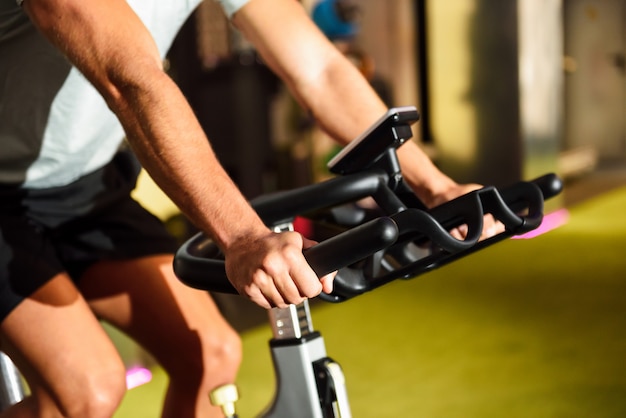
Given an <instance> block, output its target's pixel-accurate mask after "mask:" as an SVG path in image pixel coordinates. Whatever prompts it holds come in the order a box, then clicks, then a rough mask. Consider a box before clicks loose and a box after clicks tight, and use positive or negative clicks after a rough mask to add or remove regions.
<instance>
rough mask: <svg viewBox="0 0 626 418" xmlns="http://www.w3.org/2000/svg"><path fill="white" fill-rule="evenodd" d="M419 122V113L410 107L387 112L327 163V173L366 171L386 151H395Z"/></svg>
mask: <svg viewBox="0 0 626 418" xmlns="http://www.w3.org/2000/svg"><path fill="white" fill-rule="evenodd" d="M418 119H419V113H418V112H417V109H416V108H415V107H413V106H405V107H395V108H391V109H389V110H388V111H387V112H386V113H385V114H384V115H383V116H382V117H381V118H380V119H379V120H378V121H377V122H376V123H374V124H373V125H372V126H371V127H370V128H369V129H368V130H366V131H365V132H363V134H361V135H360V136H359V137H357V138H356V139H354V140H353V141H351V142H350V143H349V144H348V145H347V146H346V147H344V148H343V149H342V150H341V151H340V152H339V153H338V154H337V155H336V156H335V157H333V159H332V160H330V162H329V163H328V168H329V170H330V171H331V172H332V173H335V174H350V173H354V172H356V171H359V170H363V169H364V168H368V167H369V166H370V165H372V164H373V163H374V162H375V161H377V160H378V158H379V157H380V156H382V155H383V154H384V153H385V152H386V151H387V150H388V149H389V148H398V147H399V146H400V145H402V144H404V142H406V140H407V139H409V138H411V137H412V136H413V132H412V131H411V125H412V124H414V123H415V122H417V121H418Z"/></svg>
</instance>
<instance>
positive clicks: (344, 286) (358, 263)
mask: <svg viewBox="0 0 626 418" xmlns="http://www.w3.org/2000/svg"><path fill="white" fill-rule="evenodd" d="M417 117H418V115H417V111H416V110H415V109H414V108H412V107H404V108H394V109H390V110H389V111H388V112H387V113H386V114H385V115H384V116H383V117H382V118H381V119H380V120H379V121H378V122H377V123H375V124H374V125H373V126H372V127H371V128H370V129H368V130H367V131H366V132H365V133H364V134H363V135H362V136H360V137H358V138H357V139H356V140H355V141H353V142H352V143H351V144H350V145H349V146H347V147H346V148H344V150H342V151H341V153H340V154H339V155H338V156H337V157H335V158H334V159H333V161H331V164H329V166H330V168H331V171H332V172H334V173H337V174H342V175H340V176H338V177H335V178H333V179H330V180H327V181H325V182H323V183H318V184H313V185H310V186H306V187H301V188H299V189H294V190H289V191H284V192H279V193H274V194H271V195H264V196H261V197H260V198H258V199H255V200H253V201H252V202H251V204H252V206H253V207H254V209H255V210H256V211H257V213H258V214H259V216H260V217H261V219H263V221H264V222H265V223H266V224H267V225H268V226H269V227H276V226H278V225H281V224H285V223H289V222H291V221H293V219H294V218H295V217H296V216H302V215H305V216H306V215H311V214H312V213H314V212H319V211H320V210H328V209H329V208H336V207H338V206H340V205H344V204H346V203H354V202H356V201H358V200H360V199H362V198H365V197H371V198H373V199H374V201H375V202H376V203H377V204H378V209H379V211H378V212H376V213H375V215H374V216H370V217H369V218H368V217H367V216H364V217H359V219H358V221H354V220H352V221H350V222H352V223H346V222H343V221H344V220H345V219H344V220H342V221H339V220H338V218H336V217H335V218H334V220H333V221H334V223H335V226H337V227H338V229H339V230H343V232H340V233H339V234H335V235H334V236H332V237H331V238H329V239H326V240H323V241H322V242H320V243H319V244H317V245H315V246H314V247H311V248H309V249H307V250H305V251H304V256H305V258H306V259H307V261H308V262H309V264H310V265H311V267H312V268H313V270H314V271H315V272H316V273H317V274H318V277H322V276H324V275H325V274H327V273H330V272H332V271H335V270H339V273H338V274H337V276H336V278H335V281H334V290H333V293H332V294H331V295H325V294H322V295H320V297H321V298H323V299H325V300H328V301H332V302H340V301H343V300H346V299H348V298H351V297H354V296H356V295H359V294H362V293H364V292H367V291H370V290H372V289H375V288H377V287H379V286H382V285H383V284H385V283H388V282H390V281H392V280H395V279H398V278H409V277H415V276H417V275H419V274H421V273H424V272H426V271H429V270H431V269H433V268H436V267H438V266H441V265H444V264H446V263H449V262H450V261H453V260H455V259H458V258H459V257H463V256H465V255H467V254H470V253H472V252H474V251H477V250H479V249H481V248H484V247H486V246H488V245H491V244H493V243H495V242H498V241H500V240H502V239H505V238H507V237H510V236H512V235H519V234H522V233H525V232H528V231H530V230H532V229H535V228H537V227H538V226H539V225H540V224H541V221H542V219H543V202H544V200H546V199H549V198H551V197H553V196H555V195H557V194H559V193H560V192H561V190H562V187H563V185H562V183H561V180H560V179H559V178H558V177H557V176H556V175H554V174H548V175H545V176H543V177H540V178H538V179H535V180H533V181H532V182H519V183H518V184H515V185H513V186H511V187H508V188H506V189H502V190H498V189H496V188H494V187H484V188H482V189H480V190H476V191H473V192H471V193H468V194H466V195H464V196H460V197H459V198H457V199H454V200H452V201H450V202H447V203H445V204H443V205H440V206H438V207H436V208H433V209H431V210H427V209H426V208H425V206H424V205H423V204H422V202H420V201H419V199H417V197H416V196H415V195H414V194H413V193H412V192H411V190H410V188H409V187H408V186H407V185H406V183H405V182H404V181H403V180H402V175H401V173H400V164H399V162H398V160H397V154H396V151H395V150H396V148H397V147H399V146H401V145H402V144H403V143H404V142H405V141H406V140H407V139H408V138H410V137H411V128H410V125H411V124H412V123H414V122H415V121H416V120H417ZM486 214H491V215H493V217H494V218H495V219H497V220H498V221H500V222H502V224H504V226H505V231H504V232H502V233H500V234H498V235H496V236H495V237H492V238H489V239H486V240H482V241H480V237H481V233H482V230H483V219H484V216H485V215H486ZM331 218H332V217H331ZM371 218H373V219H371ZM367 219H371V220H369V221H367ZM461 225H466V226H467V234H466V236H465V238H464V239H462V240H460V239H456V238H454V237H453V236H452V235H451V234H450V232H449V231H451V230H452V229H454V228H456V227H459V226H461ZM424 246H429V247H430V248H431V251H430V253H429V254H428V255H425V256H424V255H423V254H420V255H416V253H417V252H418V251H415V248H421V247H424ZM174 271H175V273H176V275H177V276H178V278H179V279H180V280H181V281H183V282H184V283H186V284H187V285H189V286H191V287H194V288H198V289H204V290H210V291H216V292H223V293H237V292H236V290H235V288H234V287H233V286H232V284H231V283H230V282H229V280H228V278H227V277H226V270H225V264H224V260H223V256H222V254H220V251H219V249H218V248H217V246H216V245H215V243H213V242H212V241H211V240H210V239H209V238H208V237H206V236H205V235H203V234H202V233H200V234H197V235H195V236H194V237H192V238H191V239H189V240H188V241H187V242H186V243H185V244H183V245H182V246H181V247H180V248H179V250H178V252H177V253H176V256H175V258H174Z"/></svg>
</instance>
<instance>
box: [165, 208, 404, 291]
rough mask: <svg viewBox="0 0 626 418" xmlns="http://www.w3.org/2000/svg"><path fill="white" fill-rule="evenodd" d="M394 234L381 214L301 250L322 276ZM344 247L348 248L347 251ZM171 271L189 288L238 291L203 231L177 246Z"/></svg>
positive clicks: (366, 253) (380, 245)
mask: <svg viewBox="0 0 626 418" xmlns="http://www.w3.org/2000/svg"><path fill="white" fill-rule="evenodd" d="M397 237H398V227H397V225H396V223H395V222H394V221H392V220H391V219H390V218H388V217H381V218H376V219H373V220H371V221H369V222H367V223H364V224H363V225H359V226H357V227H356V228H353V229H351V230H349V231H345V232H343V233H340V234H338V235H336V236H334V237H332V238H329V239H327V240H325V241H324V242H321V243H319V244H317V245H315V246H313V247H311V248H308V249H306V250H304V252H303V254H304V257H305V258H306V260H307V262H308V263H309V265H310V266H311V268H312V269H313V271H314V272H315V273H316V274H317V276H318V277H322V276H325V275H326V274H328V273H331V272H333V271H335V270H339V269H340V268H342V267H345V266H347V265H349V264H352V263H355V262H357V261H359V260H362V259H363V258H366V257H368V256H369V255H371V254H373V253H375V252H377V251H380V250H382V249H384V248H387V247H388V246H389V245H391V244H393V243H394V242H395V240H396V239H397ZM347 248H349V249H350V251H346V249H347ZM174 272H175V273H176V275H177V276H178V277H179V278H180V280H181V281H182V282H183V283H185V284H186V285H188V286H190V287H194V288H196V289H203V290H210V291H214V292H221V293H234V294H237V290H236V289H235V288H234V286H233V285H232V284H231V283H230V281H228V278H227V277H226V269H225V264H224V260H223V258H222V257H221V254H220V251H219V249H218V248H217V246H216V245H215V243H214V242H213V241H212V240H211V239H209V238H207V237H206V236H205V235H204V234H202V233H199V234H196V235H195V236H194V237H193V238H191V239H190V240H189V241H187V242H186V243H185V244H183V246H182V247H180V249H179V250H178V252H177V254H176V257H175V258H174Z"/></svg>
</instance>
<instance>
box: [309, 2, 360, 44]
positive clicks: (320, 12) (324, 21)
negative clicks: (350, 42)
mask: <svg viewBox="0 0 626 418" xmlns="http://www.w3.org/2000/svg"><path fill="white" fill-rule="evenodd" d="M340 3H341V0H321V1H320V2H318V3H317V4H316V5H315V6H314V7H313V12H312V14H311V17H312V18H313V21H314V22H315V24H316V25H317V26H318V27H319V28H320V29H321V30H322V32H324V34H325V35H326V36H327V37H328V38H329V39H330V40H337V39H346V38H351V37H354V36H355V35H356V34H357V32H358V29H359V28H358V25H357V23H356V22H355V21H354V19H349V18H346V17H343V16H342V15H341V13H340V7H342V6H341V4H340Z"/></svg>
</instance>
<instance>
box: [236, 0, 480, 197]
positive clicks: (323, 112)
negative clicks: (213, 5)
mask: <svg viewBox="0 0 626 418" xmlns="http://www.w3.org/2000/svg"><path fill="white" fill-rule="evenodd" d="M233 23H234V24H235V26H236V27H237V28H238V29H239V30H241V32H242V33H243V34H244V36H246V38H247V39H248V40H249V41H251V42H252V43H253V44H254V45H255V46H256V48H257V49H258V50H259V52H260V53H261V55H262V57H263V59H264V60H265V61H266V62H267V64H268V65H269V66H270V67H271V68H272V69H273V70H274V71H275V72H276V73H277V74H279V75H280V76H281V78H282V79H283V80H284V81H285V82H286V84H287V85H288V86H289V88H290V90H291V91H292V93H293V94H294V96H295V97H296V98H297V99H298V100H299V102H300V104H301V105H302V106H303V107H305V108H306V109H307V110H308V111H310V112H311V114H312V115H313V116H314V117H315V119H316V120H317V122H318V123H319V124H320V126H321V127H322V128H323V129H324V130H325V131H326V132H327V133H328V134H329V135H331V137H333V138H335V139H336V140H338V141H339V142H340V143H343V144H346V143H348V142H349V141H350V140H352V139H354V138H356V137H357V136H358V135H359V134H361V133H362V132H363V131H365V130H366V129H367V128H368V127H369V126H370V125H371V124H372V123H374V122H375V121H376V120H378V119H379V118H380V117H381V116H382V115H383V114H384V113H385V111H386V110H387V108H386V106H385V105H384V103H383V102H382V101H381V100H380V99H379V98H378V96H377V95H376V94H375V92H374V90H373V89H372V88H371V86H370V85H369V83H368V82H367V80H365V79H364V78H363V77H362V75H361V73H360V72H359V71H358V69H357V68H356V67H355V66H354V65H353V64H352V63H350V62H349V61H348V60H347V59H345V57H344V56H343V55H342V54H341V53H340V52H339V51H338V50H337V49H336V48H335V47H334V46H333V45H332V44H331V43H330V42H329V41H328V40H327V38H326V37H325V36H324V35H323V34H322V33H321V31H319V30H318V28H317V27H316V26H315V24H314V23H313V22H312V21H311V20H310V19H309V18H308V16H307V14H306V11H305V10H304V9H303V8H302V6H301V5H300V4H299V3H298V2H296V1H293V0H252V1H251V2H250V3H248V4H247V5H245V6H244V7H242V8H241V9H240V10H239V11H238V12H237V13H235V15H234V16H233ZM398 153H399V157H400V161H401V164H402V170H403V175H404V177H405V179H406V180H407V182H408V183H409V184H410V185H411V187H412V188H413V190H414V191H415V192H416V194H417V195H418V196H419V197H420V199H421V200H422V201H423V202H424V203H425V204H426V205H427V206H431V207H432V206H435V205H436V204H439V203H442V202H444V201H446V200H449V199H451V198H453V197H456V196H458V195H460V194H463V193H466V192H468V191H470V190H472V189H475V188H477V187H478V186H477V185H459V184H457V183H456V182H454V181H453V180H451V179H450V178H449V177H448V176H446V175H444V174H443V173H442V172H441V171H440V170H438V169H437V168H436V167H435V166H434V164H433V163H432V161H431V160H430V159H429V158H428V157H427V156H426V154H425V153H424V152H423V151H422V150H421V149H420V148H419V147H418V146H417V145H416V144H415V143H414V142H409V143H407V144H405V145H403V146H402V147H401V148H400V149H399V151H398Z"/></svg>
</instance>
